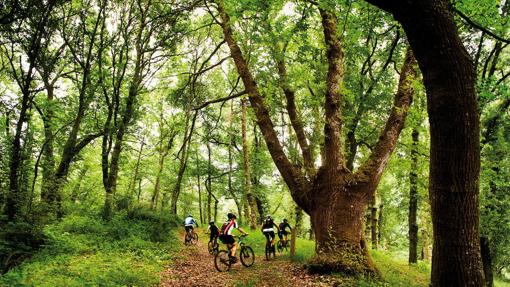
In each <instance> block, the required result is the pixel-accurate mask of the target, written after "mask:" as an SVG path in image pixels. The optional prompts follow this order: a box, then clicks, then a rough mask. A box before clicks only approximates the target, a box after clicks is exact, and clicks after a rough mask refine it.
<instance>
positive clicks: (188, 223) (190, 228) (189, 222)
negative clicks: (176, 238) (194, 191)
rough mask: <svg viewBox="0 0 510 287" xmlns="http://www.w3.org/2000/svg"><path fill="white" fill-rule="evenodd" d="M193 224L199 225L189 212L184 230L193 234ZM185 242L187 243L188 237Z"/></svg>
mask: <svg viewBox="0 0 510 287" xmlns="http://www.w3.org/2000/svg"><path fill="white" fill-rule="evenodd" d="M193 225H196V226H197V227H198V223H197V221H196V220H195V219H194V218H193V216H192V215H191V214H188V216H187V217H186V218H185V219H184V230H185V231H186V233H187V234H191V233H192V232H193ZM184 243H186V237H184Z"/></svg>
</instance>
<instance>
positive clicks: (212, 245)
mask: <svg viewBox="0 0 510 287" xmlns="http://www.w3.org/2000/svg"><path fill="white" fill-rule="evenodd" d="M207 250H208V251H209V254H211V255H216V254H218V252H219V250H220V245H219V244H218V241H217V239H216V238H215V239H214V240H213V241H210V242H209V243H208V244H207Z"/></svg>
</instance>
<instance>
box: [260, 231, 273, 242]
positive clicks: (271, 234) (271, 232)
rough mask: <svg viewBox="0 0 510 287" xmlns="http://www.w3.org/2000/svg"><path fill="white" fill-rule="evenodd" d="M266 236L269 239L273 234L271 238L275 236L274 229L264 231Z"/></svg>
mask: <svg viewBox="0 0 510 287" xmlns="http://www.w3.org/2000/svg"><path fill="white" fill-rule="evenodd" d="M262 233H264V235H265V236H266V239H267V240H269V236H271V240H272V239H273V238H274V231H266V232H262Z"/></svg>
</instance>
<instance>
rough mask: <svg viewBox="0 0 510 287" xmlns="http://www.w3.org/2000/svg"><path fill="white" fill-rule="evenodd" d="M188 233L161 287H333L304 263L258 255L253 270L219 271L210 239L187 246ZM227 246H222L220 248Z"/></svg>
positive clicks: (163, 278)
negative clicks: (185, 241)
mask: <svg viewBox="0 0 510 287" xmlns="http://www.w3.org/2000/svg"><path fill="white" fill-rule="evenodd" d="M183 238H184V233H183V232H181V233H180V235H179V242H180V243H179V244H181V245H182V246H181V248H180V252H179V253H178V254H176V256H175V258H174V261H173V263H172V265H171V266H169V267H168V268H167V269H166V270H164V271H163V272H162V274H161V277H162V278H161V283H160V286H172V287H177V286H203V287H209V286H211V287H212V286H214V287H217V286H225V287H231V286H239V287H241V286H260V287H264V286H304V287H311V286H332V284H331V283H326V282H324V281H327V280H324V279H325V278H324V277H322V276H313V275H309V274H308V273H307V272H306V271H305V270H304V268H303V266H302V264H298V263H293V262H290V261H287V260H279V259H278V255H277V258H276V259H275V260H271V261H267V260H265V257H263V256H262V255H259V254H256V255H255V264H254V265H253V266H251V267H249V268H246V267H244V266H242V265H241V263H239V262H238V263H236V264H234V265H233V266H232V267H231V268H230V271H228V272H218V271H217V270H216V268H215V267H214V262H213V260H214V257H213V256H212V255H210V254H209V252H208V251H207V242H208V238H205V237H202V238H200V240H199V241H198V244H197V245H196V246H185V245H184V243H183V242H182V241H183V240H182V239H183ZM224 248H225V245H223V244H220V249H224Z"/></svg>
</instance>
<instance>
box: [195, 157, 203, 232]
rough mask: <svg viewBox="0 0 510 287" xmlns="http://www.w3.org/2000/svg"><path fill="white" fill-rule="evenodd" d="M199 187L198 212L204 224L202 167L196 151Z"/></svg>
mask: <svg viewBox="0 0 510 287" xmlns="http://www.w3.org/2000/svg"><path fill="white" fill-rule="evenodd" d="M195 159H196V161H195V162H196V173H197V187H198V210H199V212H200V223H201V224H204V215H203V210H202V183H201V182H200V165H199V164H198V149H197V150H196V151H195Z"/></svg>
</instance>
